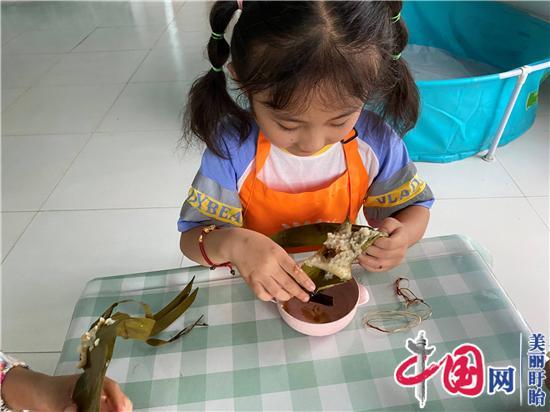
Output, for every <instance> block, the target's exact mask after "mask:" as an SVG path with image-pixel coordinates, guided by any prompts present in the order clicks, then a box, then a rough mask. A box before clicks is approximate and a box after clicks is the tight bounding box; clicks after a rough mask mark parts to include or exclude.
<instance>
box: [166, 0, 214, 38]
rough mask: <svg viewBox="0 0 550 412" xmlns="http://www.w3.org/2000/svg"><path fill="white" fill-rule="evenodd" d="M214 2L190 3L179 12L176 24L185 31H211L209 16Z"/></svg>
mask: <svg viewBox="0 0 550 412" xmlns="http://www.w3.org/2000/svg"><path fill="white" fill-rule="evenodd" d="M213 4H214V2H211V1H190V2H187V3H185V4H184V5H183V7H182V8H181V9H180V10H179V11H178V12H177V14H176V18H175V20H174V23H175V24H176V25H177V26H178V28H179V29H180V30H184V31H201V30H202V31H210V24H209V14H210V9H211V8H212V5H213Z"/></svg>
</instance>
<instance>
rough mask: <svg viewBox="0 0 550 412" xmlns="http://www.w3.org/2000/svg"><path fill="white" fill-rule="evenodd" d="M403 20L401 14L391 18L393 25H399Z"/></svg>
mask: <svg viewBox="0 0 550 412" xmlns="http://www.w3.org/2000/svg"><path fill="white" fill-rule="evenodd" d="M399 19H401V12H399V13H397V14H396V15H395V16H393V17H392V18H391V22H392V23H397V22H398V21H399Z"/></svg>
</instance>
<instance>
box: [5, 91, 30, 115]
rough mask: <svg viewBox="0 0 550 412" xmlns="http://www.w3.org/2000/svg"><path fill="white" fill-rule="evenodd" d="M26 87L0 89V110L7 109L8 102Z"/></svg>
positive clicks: (20, 93)
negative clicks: (0, 107)
mask: <svg viewBox="0 0 550 412" xmlns="http://www.w3.org/2000/svg"><path fill="white" fill-rule="evenodd" d="M25 90H26V89H24V88H19V89H4V88H2V90H1V91H0V93H2V111H4V109H7V108H8V106H9V105H10V104H12V103H13V102H14V101H15V100H16V99H17V98H18V97H19V96H21V95H22V94H23V92H24V91H25Z"/></svg>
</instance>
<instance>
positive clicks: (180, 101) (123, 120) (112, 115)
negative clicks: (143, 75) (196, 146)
mask: <svg viewBox="0 0 550 412" xmlns="http://www.w3.org/2000/svg"><path fill="white" fill-rule="evenodd" d="M189 87H190V84H189V83H188V82H159V83H131V84H128V85H127V86H126V88H125V89H124V91H123V92H122V94H121V95H120V97H119V98H118V99H117V101H116V102H115V104H114V105H113V107H112V109H111V110H110V111H109V113H108V114H107V116H105V119H104V120H103V122H102V123H101V125H100V126H99V128H98V131H99V132H119V131H136V130H139V131H148V130H181V126H182V116H181V113H182V110H183V107H184V103H185V102H186V101H187V94H188V93H189Z"/></svg>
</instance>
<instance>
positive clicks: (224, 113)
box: [184, 1, 250, 158]
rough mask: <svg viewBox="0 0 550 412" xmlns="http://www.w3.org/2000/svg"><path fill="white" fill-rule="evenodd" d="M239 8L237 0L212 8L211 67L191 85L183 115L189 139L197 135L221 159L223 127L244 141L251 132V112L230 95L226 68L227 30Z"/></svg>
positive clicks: (227, 56)
mask: <svg viewBox="0 0 550 412" xmlns="http://www.w3.org/2000/svg"><path fill="white" fill-rule="evenodd" d="M237 8H238V3H237V2H236V1H217V2H216V3H215V4H214V6H213V7H212V10H211V12H210V26H211V28H212V35H211V37H210V40H209V42H208V58H209V60H210V63H211V64H212V68H211V69H210V70H209V71H208V72H207V73H206V74H205V75H203V76H202V77H200V78H198V79H197V80H195V82H194V83H193V85H192V86H191V90H190V92H189V100H188V102H187V106H186V111H185V118H184V130H185V136H184V138H187V140H190V139H191V135H195V136H196V137H198V138H199V139H200V140H202V141H203V142H204V143H206V146H207V147H208V148H209V149H210V150H211V151H212V152H213V153H215V154H216V155H217V156H219V157H222V158H227V157H228V154H227V153H226V152H225V151H224V150H223V149H222V148H223V145H222V142H221V141H220V136H221V131H222V128H226V127H230V128H233V129H235V130H237V131H239V134H240V136H239V137H240V139H241V141H244V140H245V139H246V137H247V136H248V134H249V132H250V126H249V125H250V123H249V119H250V117H249V114H248V113H247V112H246V111H245V110H243V109H242V108H241V107H240V106H238V105H237V104H236V103H235V101H234V100H233V99H232V98H231V96H230V95H229V93H228V91H227V83H226V78H225V72H224V70H223V66H224V64H225V63H226V62H227V60H228V58H229V55H230V46H229V44H228V43H227V41H226V40H225V38H224V32H225V30H226V29H227V26H228V24H229V22H230V20H231V18H232V17H233V14H234V13H235V11H236V10H237Z"/></svg>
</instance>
